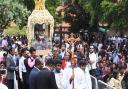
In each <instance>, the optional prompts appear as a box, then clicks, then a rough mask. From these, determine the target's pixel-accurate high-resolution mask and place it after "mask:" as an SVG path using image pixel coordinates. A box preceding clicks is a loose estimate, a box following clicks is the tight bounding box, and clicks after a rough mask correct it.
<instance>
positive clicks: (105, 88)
mask: <svg viewBox="0 0 128 89" xmlns="http://www.w3.org/2000/svg"><path fill="white" fill-rule="evenodd" d="M98 89H116V88H114V87H112V86H110V85H108V84H107V83H105V82H103V81H101V80H98Z"/></svg>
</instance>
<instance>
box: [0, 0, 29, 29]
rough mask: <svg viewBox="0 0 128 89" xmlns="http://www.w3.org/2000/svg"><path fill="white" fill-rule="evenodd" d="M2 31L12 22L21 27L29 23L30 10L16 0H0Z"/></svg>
mask: <svg viewBox="0 0 128 89" xmlns="http://www.w3.org/2000/svg"><path fill="white" fill-rule="evenodd" d="M0 12H3V13H0V17H1V18H0V29H5V28H6V27H7V26H8V25H9V23H10V22H12V21H13V22H15V23H16V24H17V25H18V26H19V27H23V26H24V25H26V23H27V18H28V15H29V12H28V10H27V9H26V8H25V6H23V5H22V4H21V3H19V2H18V1H16V0H0Z"/></svg>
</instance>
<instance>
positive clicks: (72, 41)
mask: <svg viewBox="0 0 128 89" xmlns="http://www.w3.org/2000/svg"><path fill="white" fill-rule="evenodd" d="M64 41H65V42H68V43H69V44H70V46H71V61H73V62H75V61H74V44H75V43H76V42H78V41H80V38H79V37H78V38H74V34H73V33H71V37H70V38H65V39H64ZM74 75H75V74H74V66H72V76H73V80H72V89H74V86H75V85H74Z"/></svg>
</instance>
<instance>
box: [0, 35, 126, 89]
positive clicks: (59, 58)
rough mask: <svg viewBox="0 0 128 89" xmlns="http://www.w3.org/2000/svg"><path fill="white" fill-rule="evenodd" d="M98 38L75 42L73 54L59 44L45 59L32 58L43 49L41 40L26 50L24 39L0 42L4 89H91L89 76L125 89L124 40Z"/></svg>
mask: <svg viewBox="0 0 128 89" xmlns="http://www.w3.org/2000/svg"><path fill="white" fill-rule="evenodd" d="M98 38H99V37H96V35H95V36H94V37H93V39H90V40H85V41H83V40H81V41H79V42H75V43H74V50H73V52H72V48H71V46H70V44H69V43H68V42H62V45H61V47H60V46H58V45H54V46H53V47H52V50H51V52H49V53H48V54H47V55H38V54H36V50H41V49H42V50H46V49H47V46H46V45H47V43H46V41H44V39H42V38H38V40H37V41H36V42H35V43H33V45H32V47H30V48H28V47H27V38H26V37H25V36H24V37H21V36H18V37H15V36H14V37H9V36H8V37H4V38H1V47H0V69H4V68H5V69H6V70H7V76H4V77H0V80H2V81H1V82H3V83H2V84H5V85H7V87H8V88H7V87H6V86H3V87H5V88H4V89H73V87H74V89H93V87H92V81H91V76H90V75H92V76H94V77H96V78H97V80H102V81H103V82H105V83H107V84H109V85H111V86H112V87H115V88H116V89H128V38H127V37H120V36H113V37H104V36H103V37H102V38H99V39H100V40H97V39H98ZM44 42H45V43H44ZM43 43H44V44H45V45H42V44H43ZM36 44H39V46H40V47H38V45H36ZM72 53H74V55H72ZM72 56H73V58H72ZM73 71H74V72H73ZM0 84H1V83H0Z"/></svg>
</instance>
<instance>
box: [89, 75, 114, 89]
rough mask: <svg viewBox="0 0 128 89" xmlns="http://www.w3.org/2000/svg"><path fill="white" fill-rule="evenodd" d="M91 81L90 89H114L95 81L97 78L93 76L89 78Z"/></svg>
mask: <svg viewBox="0 0 128 89" xmlns="http://www.w3.org/2000/svg"><path fill="white" fill-rule="evenodd" d="M91 80H92V89H116V88H114V87H112V86H110V85H108V84H107V83H105V82H103V81H101V80H97V78H96V77H94V76H91Z"/></svg>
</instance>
